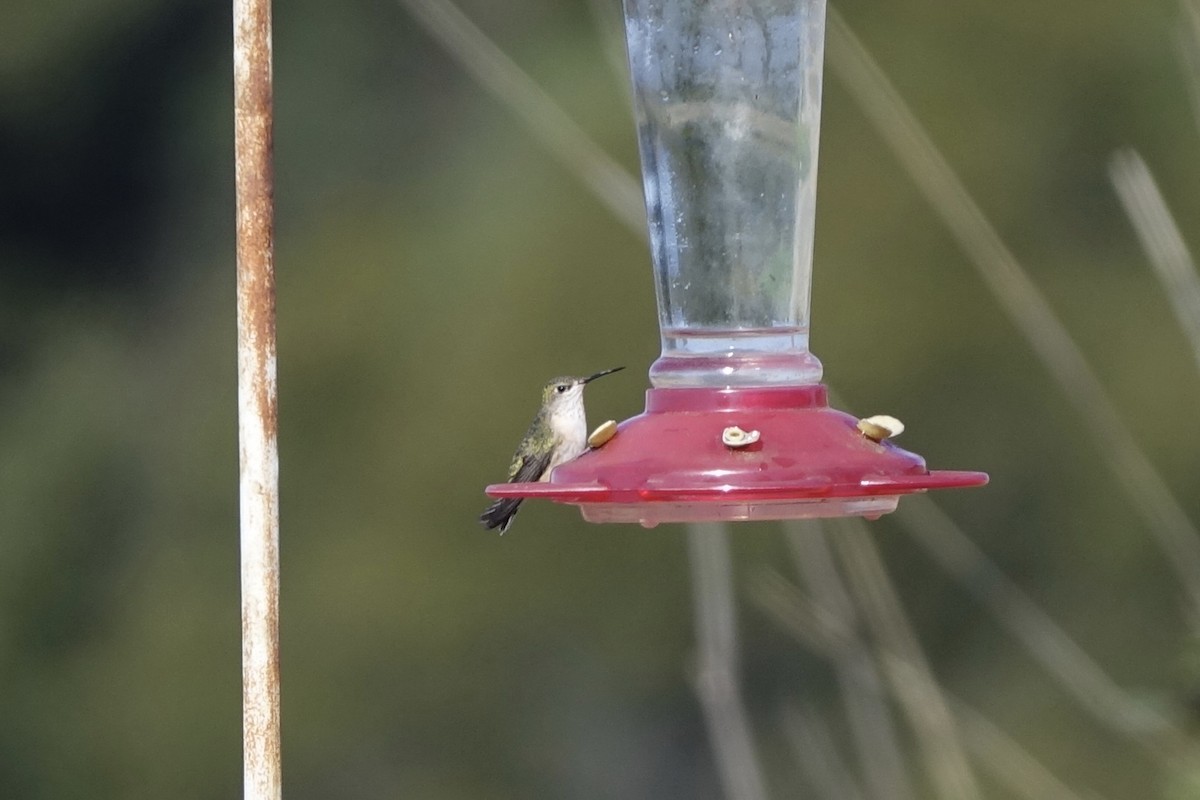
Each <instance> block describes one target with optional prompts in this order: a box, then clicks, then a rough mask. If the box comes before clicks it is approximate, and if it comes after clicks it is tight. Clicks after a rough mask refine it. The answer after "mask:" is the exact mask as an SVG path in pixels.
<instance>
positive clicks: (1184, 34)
mask: <svg viewBox="0 0 1200 800" xmlns="http://www.w3.org/2000/svg"><path fill="white" fill-rule="evenodd" d="M1179 7H1180V11H1181V12H1182V15H1183V25H1182V26H1181V27H1182V30H1181V31H1180V36H1179V54H1180V58H1181V59H1182V60H1183V70H1184V76H1185V77H1186V78H1187V83H1188V89H1189V90H1190V92H1189V93H1190V95H1191V98H1192V113H1193V114H1194V115H1195V117H1196V128H1197V130H1200V2H1197V0H1181V2H1180V4H1179Z"/></svg>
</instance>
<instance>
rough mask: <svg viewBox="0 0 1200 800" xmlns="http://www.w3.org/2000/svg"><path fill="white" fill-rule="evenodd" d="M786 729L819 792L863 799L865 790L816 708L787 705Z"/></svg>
mask: <svg viewBox="0 0 1200 800" xmlns="http://www.w3.org/2000/svg"><path fill="white" fill-rule="evenodd" d="M783 729H784V731H785V732H786V733H787V738H788V741H789V742H791V745H792V752H793V753H795V754H796V760H797V761H798V762H799V763H800V767H801V769H802V770H803V771H804V774H805V775H806V776H808V779H809V782H810V783H811V784H812V785H813V787H814V788H815V789H816V790H817V794H818V795H820V796H821V797H824V798H827V799H828V800H863V793H862V790H860V789H859V788H858V785H857V784H856V783H855V781H854V776H853V774H851V772H850V770H849V769H847V767H846V763H845V762H844V761H843V760H842V757H841V754H840V753H838V749H837V746H836V745H835V744H834V742H833V735H832V734H831V733H830V732H829V726H828V725H826V724H825V721H824V720H822V719H821V715H820V714H819V713H818V712H817V710H816V709H815V708H812V707H811V706H810V707H806V708H805V709H804V710H803V711H801V710H800V709H799V708H797V707H794V706H791V707H788V708H786V709H784V712H783Z"/></svg>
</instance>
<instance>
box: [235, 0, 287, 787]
mask: <svg viewBox="0 0 1200 800" xmlns="http://www.w3.org/2000/svg"><path fill="white" fill-rule="evenodd" d="M233 81H234V150H235V159H236V184H237V328H238V441H239V445H240V458H239V460H240V467H241V478H240V492H241V551H242V749H243V770H244V787H245V788H244V792H245V794H244V796H245V798H246V800H279V798H280V797H281V781H280V758H279V756H280V749H279V744H280V736H279V734H280V728H279V450H278V446H277V437H276V433H277V428H278V425H277V421H278V416H277V414H278V411H277V397H278V394H277V389H276V381H275V375H276V367H275V268H274V258H273V253H274V203H273V200H274V198H273V195H274V190H273V173H272V166H271V155H272V149H273V143H272V98H271V94H272V92H271V4H270V0H234V2H233Z"/></svg>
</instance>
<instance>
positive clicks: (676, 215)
mask: <svg viewBox="0 0 1200 800" xmlns="http://www.w3.org/2000/svg"><path fill="white" fill-rule="evenodd" d="M624 5H625V26H626V34H627V39H628V45H629V63H630V68H631V70H632V74H633V88H634V108H635V112H636V117H637V128H638V140H639V145H640V149H641V157H642V174H643V179H644V181H645V192H646V213H647V217H648V220H649V227H650V240H651V255H652V258H653V261H654V283H655V290H656V293H657V296H658V315H659V326H660V328H661V332H662V355H661V357H660V358H659V359H658V360H657V361H655V362H654V364H653V365H652V366H651V368H650V381H651V384H652V385H653V388H652V389H650V390H649V391H647V393H646V410H645V412H644V413H642V414H639V415H637V416H635V417H631V418H630V419H627V420H625V421H624V422H622V423H621V424H620V425H619V426H618V427H617V433H616V435H615V436H614V437H613V438H612V439H611V440H610V441H607V440H606V443H604V444H602V445H601V446H598V447H596V448H594V449H592V450H589V451H588V452H586V453H584V454H583V455H581V456H580V457H579V458H576V459H574V460H572V461H569V462H567V463H564V464H562V465H560V466H558V467H557V468H555V470H554V471H553V473H552V474H551V476H550V480H549V481H548V482H538V483H507V484H498V485H494V486H489V487H488V490H487V491H488V494H489V495H491V496H492V497H496V498H502V497H511V498H533V497H541V498H545V499H549V500H554V501H556V502H560V503H571V504H574V505H578V506H579V508H580V511H581V512H582V513H583V516H584V518H585V519H587V520H588V521H590V522H636V523H640V524H642V525H645V526H647V527H652V526H654V525H658V524H660V523H663V522H695V521H702V520H727V521H740V520H770V519H801V518H807V517H831V516H850V515H854V516H866V517H877V516H879V515H881V514H886V513H888V512H890V511H892V510H894V509H895V508H896V506H897V503H898V502H899V500H900V497H901V496H903V495H907V494H912V493H915V492H924V491H927V490H929V489H946V488H954V487H967V486H980V485H982V484H984V483H986V482H987V475H985V474H983V473H981V472H960V471H946V470H939V471H930V470H929V469H928V467H926V465H925V461H924V459H922V458H921V457H920V456H919V455H916V454H915V453H910V452H907V451H905V450H902V449H901V448H899V447H896V446H895V445H894V444H892V443H891V442H890V441H887V440H886V438H885V437H880V436H875V437H872V436H869V435H867V431H869V430H870V429H869V428H868V429H863V428H862V427H860V425H859V420H857V419H856V418H855V417H853V416H851V415H849V414H846V413H844V412H841V411H838V410H836V409H832V408H830V407H829V403H828V398H827V395H826V390H825V387H824V386H823V385H821V362H820V361H818V360H817V359H816V357H814V356H813V355H812V353H810V352H809V349H808V320H809V316H808V315H809V292H810V287H811V285H812V265H813V225H814V221H815V212H816V192H817V145H818V140H819V132H820V118H821V74H822V60H823V56H824V30H825V2H824V0H624Z"/></svg>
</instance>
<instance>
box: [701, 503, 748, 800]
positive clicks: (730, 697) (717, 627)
mask: <svg viewBox="0 0 1200 800" xmlns="http://www.w3.org/2000/svg"><path fill="white" fill-rule="evenodd" d="M687 541H688V561H689V563H690V564H691V568H692V601H693V606H694V608H695V610H696V640H697V643H698V649H699V653H698V656H697V661H698V663H697V665H696V693H697V694H698V695H699V698H700V705H701V708H702V709H703V710H704V721H705V724H706V725H707V727H708V735H709V739H710V741H711V743H712V747H713V753H714V755H715V757H716V761H717V767H718V770H717V771H718V773H719V774H720V777H721V783H722V785H723V786H724V789H725V796H726V797H727V798H729V800H766V797H767V791H766V784H765V782H764V780H763V777H762V771H761V770H760V768H759V765H758V758H757V756H756V754H755V749H754V741H753V737H752V735H751V732H750V721H749V717H748V715H747V713H746V707H745V704H744V703H743V702H742V694H741V679H740V670H739V669H738V641H737V612H736V608H735V605H734V597H733V569H732V566H731V561H730V554H729V533H728V530H727V526H726V525H723V524H719V523H711V524H696V525H689V526H688V534H687Z"/></svg>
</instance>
